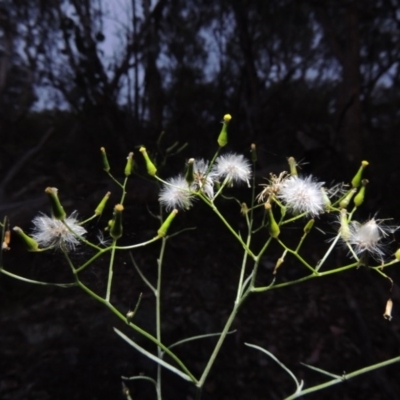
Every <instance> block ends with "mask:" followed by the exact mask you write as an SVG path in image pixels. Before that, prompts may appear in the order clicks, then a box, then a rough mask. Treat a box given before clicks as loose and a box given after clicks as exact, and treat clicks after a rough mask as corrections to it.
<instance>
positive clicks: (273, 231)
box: [264, 203, 281, 239]
mask: <svg viewBox="0 0 400 400" xmlns="http://www.w3.org/2000/svg"><path fill="white" fill-rule="evenodd" d="M264 208H265V209H266V210H267V214H268V222H269V224H268V230H269V234H270V235H271V236H272V237H273V238H274V239H276V238H277V237H278V236H279V234H280V233H281V231H280V229H279V225H278V224H277V223H276V221H275V217H274V214H273V213H272V206H271V204H270V203H265V204H264Z"/></svg>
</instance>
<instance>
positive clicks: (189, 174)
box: [185, 158, 194, 186]
mask: <svg viewBox="0 0 400 400" xmlns="http://www.w3.org/2000/svg"><path fill="white" fill-rule="evenodd" d="M193 166H194V158H191V159H190V160H189V161H188V164H187V171H186V174H185V179H186V182H187V183H188V185H189V186H190V185H191V184H192V183H193V182H194V173H193Z"/></svg>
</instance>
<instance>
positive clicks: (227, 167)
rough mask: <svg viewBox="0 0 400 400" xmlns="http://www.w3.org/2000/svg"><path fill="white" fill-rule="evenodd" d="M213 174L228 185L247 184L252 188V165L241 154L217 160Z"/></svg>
mask: <svg viewBox="0 0 400 400" xmlns="http://www.w3.org/2000/svg"><path fill="white" fill-rule="evenodd" d="M213 174H214V175H215V177H216V178H217V179H221V178H223V179H226V180H227V181H228V184H233V183H241V182H246V183H247V185H248V186H250V182H249V180H250V178H251V164H250V162H249V161H248V160H246V159H245V158H244V157H243V155H241V154H232V153H231V154H225V155H222V156H219V157H218V158H217V159H216V160H215V164H214V166H213Z"/></svg>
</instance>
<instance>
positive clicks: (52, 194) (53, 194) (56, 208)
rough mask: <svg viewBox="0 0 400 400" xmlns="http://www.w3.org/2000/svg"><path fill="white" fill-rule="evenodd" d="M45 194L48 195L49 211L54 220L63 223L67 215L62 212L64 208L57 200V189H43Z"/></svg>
mask: <svg viewBox="0 0 400 400" xmlns="http://www.w3.org/2000/svg"><path fill="white" fill-rule="evenodd" d="M45 193H46V194H47V195H48V197H49V199H50V203H51V211H52V214H53V217H54V218H55V219H59V220H61V221H63V220H64V219H65V218H66V217H67V214H66V212H65V211H64V207H63V206H62V205H61V203H60V200H59V198H58V189H57V188H54V187H48V188H46V189H45Z"/></svg>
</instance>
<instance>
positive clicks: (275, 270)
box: [272, 250, 287, 275]
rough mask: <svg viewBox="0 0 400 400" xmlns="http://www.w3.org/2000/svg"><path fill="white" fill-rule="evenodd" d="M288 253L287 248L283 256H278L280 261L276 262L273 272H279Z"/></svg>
mask: <svg viewBox="0 0 400 400" xmlns="http://www.w3.org/2000/svg"><path fill="white" fill-rule="evenodd" d="M286 253H287V250H285V251H284V252H283V254H282V257H280V258H278V261H277V262H276V264H275V268H274V270H273V271H272V273H273V274H274V275H276V273H277V272H278V268H279V267H280V266H281V265H282V264H283V263H284V262H285V257H286Z"/></svg>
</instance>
